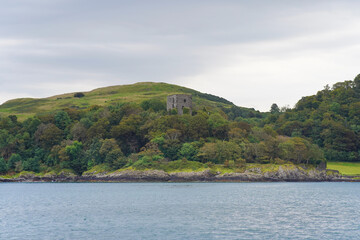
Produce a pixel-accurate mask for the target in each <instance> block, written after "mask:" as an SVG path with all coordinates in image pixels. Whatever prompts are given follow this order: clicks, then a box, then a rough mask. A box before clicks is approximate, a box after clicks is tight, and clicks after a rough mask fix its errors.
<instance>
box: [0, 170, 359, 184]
mask: <svg viewBox="0 0 360 240" xmlns="http://www.w3.org/2000/svg"><path fill="white" fill-rule="evenodd" d="M199 181H204V182H279V181H287V182H320V181H335V182H338V181H359V180H356V179H353V178H352V177H344V176H341V175H340V174H339V173H338V172H337V171H332V170H323V171H319V170H316V169H311V170H305V169H303V168H300V167H295V166H294V167H292V168H284V167H282V166H280V167H279V169H278V170H277V171H270V172H264V173H262V172H261V169H257V168H253V169H249V170H247V171H245V172H243V173H225V174H220V173H214V172H212V171H210V170H205V171H202V172H174V173H167V172H164V171H162V170H147V171H137V170H125V171H116V172H112V173H87V174H84V175H83V176H76V175H74V174H72V173H65V172H62V173H60V174H58V175H55V174H46V175H44V176H43V177H38V176H35V175H34V174H25V175H22V176H20V177H18V178H14V179H4V178H0V182H199Z"/></svg>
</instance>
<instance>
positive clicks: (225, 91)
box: [0, 0, 360, 111]
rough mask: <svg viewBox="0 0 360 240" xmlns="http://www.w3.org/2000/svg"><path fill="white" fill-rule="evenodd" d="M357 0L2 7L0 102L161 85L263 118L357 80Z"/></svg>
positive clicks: (73, 0) (60, 2) (19, 2)
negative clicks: (205, 96) (193, 92)
mask: <svg viewBox="0 0 360 240" xmlns="http://www.w3.org/2000/svg"><path fill="white" fill-rule="evenodd" d="M359 9H360V1H357V0H353V1H349V0H338V1H332V0H326V1H322V0H317V1H314V0H311V1H308V0H302V1H298V0H282V1H281V0H272V1H268V0H263V1H259V0H217V1H215V0H151V1H149V0H143V1H139V0H128V1H127V0H103V1H98V0H2V1H1V6H0V103H3V102H5V101H7V100H10V99H14V98H20V97H35V98H40V97H49V96H53V95H56V94H62V93H67V92H77V91H88V90H92V89H95V88H99V87H106V86H112V85H122V84H131V83H136V82H167V83H171V84H177V85H181V86H186V87H189V88H193V89H195V90H198V91H201V92H205V93H210V94H214V95H217V96H221V97H224V98H226V99H228V100H230V101H232V102H233V103H235V104H236V105H238V106H243V107H251V108H255V109H257V110H260V111H269V110H270V106H271V104H272V103H277V104H278V106H279V107H282V106H289V107H293V106H294V105H295V103H296V102H297V101H298V100H299V99H300V98H301V97H303V96H308V95H312V94H316V92H317V91H319V90H322V89H323V88H324V86H325V85H326V84H329V85H330V86H331V85H332V84H334V83H336V82H340V81H344V80H353V79H354V78H355V76H356V75H357V74H359V73H360V14H358V12H359Z"/></svg>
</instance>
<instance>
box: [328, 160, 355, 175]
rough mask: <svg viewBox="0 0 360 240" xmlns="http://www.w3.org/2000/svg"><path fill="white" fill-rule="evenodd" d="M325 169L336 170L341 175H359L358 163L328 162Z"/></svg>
mask: <svg viewBox="0 0 360 240" xmlns="http://www.w3.org/2000/svg"><path fill="white" fill-rule="evenodd" d="M327 169H331V170H337V171H339V172H340V174H342V175H352V176H354V175H360V163H352V162H328V163H327Z"/></svg>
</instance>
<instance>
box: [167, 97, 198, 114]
mask: <svg viewBox="0 0 360 240" xmlns="http://www.w3.org/2000/svg"><path fill="white" fill-rule="evenodd" d="M174 108H175V109H177V112H178V114H179V115H182V114H183V113H184V111H183V109H184V108H189V110H190V115H191V114H192V96H191V95H186V94H175V95H170V96H168V97H167V110H168V111H171V110H172V109H174Z"/></svg>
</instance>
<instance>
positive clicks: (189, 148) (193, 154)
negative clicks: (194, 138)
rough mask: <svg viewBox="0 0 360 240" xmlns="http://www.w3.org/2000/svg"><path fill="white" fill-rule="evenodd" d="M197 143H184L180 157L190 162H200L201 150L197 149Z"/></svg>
mask: <svg viewBox="0 0 360 240" xmlns="http://www.w3.org/2000/svg"><path fill="white" fill-rule="evenodd" d="M195 144H196V143H184V144H183V145H182V147H181V149H180V152H179V154H180V157H184V158H186V159H187V160H189V161H198V160H199V158H198V157H197V154H198V152H199V149H198V148H197V147H195V146H194V145H195Z"/></svg>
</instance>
